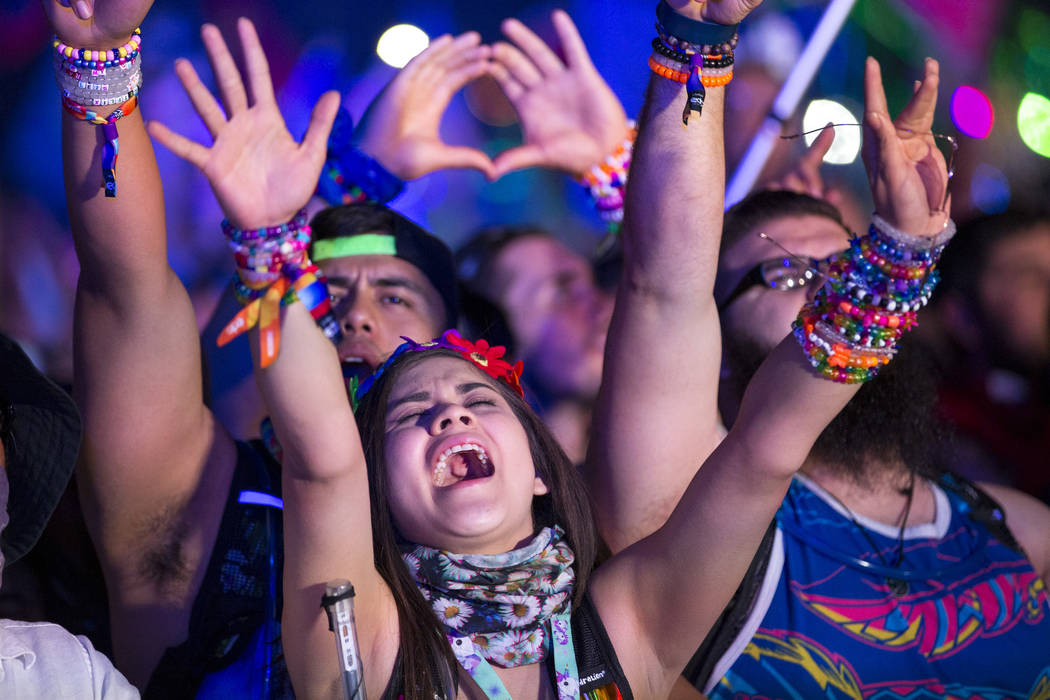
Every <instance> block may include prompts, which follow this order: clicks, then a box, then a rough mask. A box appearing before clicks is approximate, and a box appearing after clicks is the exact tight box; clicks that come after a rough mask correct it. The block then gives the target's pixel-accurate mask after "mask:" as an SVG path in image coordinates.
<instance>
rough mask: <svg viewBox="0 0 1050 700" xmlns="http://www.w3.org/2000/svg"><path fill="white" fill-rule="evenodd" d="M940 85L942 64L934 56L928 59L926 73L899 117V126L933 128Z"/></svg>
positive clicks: (913, 129) (920, 129)
mask: <svg viewBox="0 0 1050 700" xmlns="http://www.w3.org/2000/svg"><path fill="white" fill-rule="evenodd" d="M939 85H940V64H939V63H937V61H935V60H934V59H932V58H927V59H926V64H925V75H923V78H922V81H921V82H919V83H918V86H919V87H918V88H917V89H916V90H915V93H914V94H913V95H912V98H911V99H910V100H909V101H908V104H907V105H905V107H904V109H903V110H901V113H900V115H899V116H898V117H897V126H899V127H901V128H904V129H910V130H911V131H916V132H924V131H929V130H930V129H932V128H933V115H934V112H935V111H936V108H937V88H938V86H939Z"/></svg>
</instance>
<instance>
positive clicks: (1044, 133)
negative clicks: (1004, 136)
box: [1017, 92, 1050, 158]
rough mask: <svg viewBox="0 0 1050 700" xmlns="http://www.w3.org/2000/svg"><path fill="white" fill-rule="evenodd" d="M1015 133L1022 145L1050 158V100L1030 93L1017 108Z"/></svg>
mask: <svg viewBox="0 0 1050 700" xmlns="http://www.w3.org/2000/svg"><path fill="white" fill-rule="evenodd" d="M1017 131H1018V132H1019V133H1020V134H1021V140H1022V141H1024V145H1026V146H1028V147H1029V148H1031V149H1032V150H1033V151H1035V152H1036V153H1038V154H1039V155H1041V156H1044V157H1046V158H1050V100H1048V99H1047V98H1046V97H1044V96H1042V95H1038V94H1036V93H1034V92H1030V93H1028V94H1027V95H1025V96H1024V98H1023V99H1022V100H1021V106H1020V107H1018V108H1017Z"/></svg>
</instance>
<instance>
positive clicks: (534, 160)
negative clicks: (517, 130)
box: [493, 144, 544, 177]
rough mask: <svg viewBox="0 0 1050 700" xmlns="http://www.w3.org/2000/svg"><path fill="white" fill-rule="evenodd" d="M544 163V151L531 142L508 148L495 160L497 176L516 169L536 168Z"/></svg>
mask: <svg viewBox="0 0 1050 700" xmlns="http://www.w3.org/2000/svg"><path fill="white" fill-rule="evenodd" d="M543 163H544V159H543V152H542V151H540V149H539V148H538V147H536V146H531V145H529V144H525V145H523V146H517V147H515V148H511V149H508V150H506V151H504V152H503V153H500V154H499V155H498V156H496V160H495V161H493V165H494V167H495V171H496V177H503V176H504V175H506V174H507V173H509V172H513V171H515V170H522V169H524V168H534V167H536V166H538V165H542V164H543Z"/></svg>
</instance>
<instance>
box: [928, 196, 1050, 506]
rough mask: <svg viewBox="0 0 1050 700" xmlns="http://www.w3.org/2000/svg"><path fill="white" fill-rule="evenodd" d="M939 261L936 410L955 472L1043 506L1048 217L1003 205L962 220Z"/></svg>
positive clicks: (1049, 476) (1047, 444)
mask: <svg viewBox="0 0 1050 700" xmlns="http://www.w3.org/2000/svg"><path fill="white" fill-rule="evenodd" d="M948 251H949V252H948V253H947V254H946V255H945V256H944V260H943V261H942V264H941V271H942V274H943V275H944V292H943V294H942V295H941V297H940V300H939V302H938V304H937V305H936V307H935V309H936V312H937V314H936V317H937V321H938V323H937V324H936V325H935V326H933V329H934V330H937V331H939V332H940V336H939V337H938V336H937V335H936V334H934V333H926V334H924V335H923V337H924V339H925V340H926V341H927V342H929V343H931V344H932V345H933V347H934V348H935V350H936V352H937V355H938V358H939V360H940V361H941V362H942V363H943V367H942V368H941V370H942V373H943V374H944V379H943V383H942V384H941V387H940V410H941V413H942V415H943V417H944V418H945V419H946V420H947V421H948V423H949V424H950V425H952V426H954V428H955V429H956V432H957V435H956V440H955V445H953V446H952V448H951V449H952V451H953V452H954V453H955V454H956V455H957V457H956V460H957V461H955V462H954V463H956V464H958V470H959V471H960V472H962V473H964V474H966V475H967V476H970V477H971V478H980V479H986V480H990V481H996V482H999V483H1003V484H1007V485H1011V486H1014V487H1016V488H1019V489H1021V490H1023V491H1025V492H1027V493H1030V494H1032V495H1033V496H1036V497H1037V498H1040V499H1042V500H1043V501H1045V502H1047V503H1050V470H1048V469H1047V466H1046V465H1047V455H1048V454H1050V215H1048V214H1046V213H1034V212H1022V211H1008V212H1005V213H1002V214H994V215H990V216H983V217H980V218H978V219H975V220H973V221H970V222H969V223H967V224H966V225H964V226H962V227H960V229H959V236H958V239H957V241H956V242H955V243H953V244H952V246H951V247H950V248H949V249H948Z"/></svg>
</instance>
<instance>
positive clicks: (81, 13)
mask: <svg viewBox="0 0 1050 700" xmlns="http://www.w3.org/2000/svg"><path fill="white" fill-rule="evenodd" d="M73 12H74V13H75V14H76V16H77V17H79V18H80V19H91V15H93V14H94V13H95V8H94V3H93V2H88V0H77V1H76V2H75V3H73Z"/></svg>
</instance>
